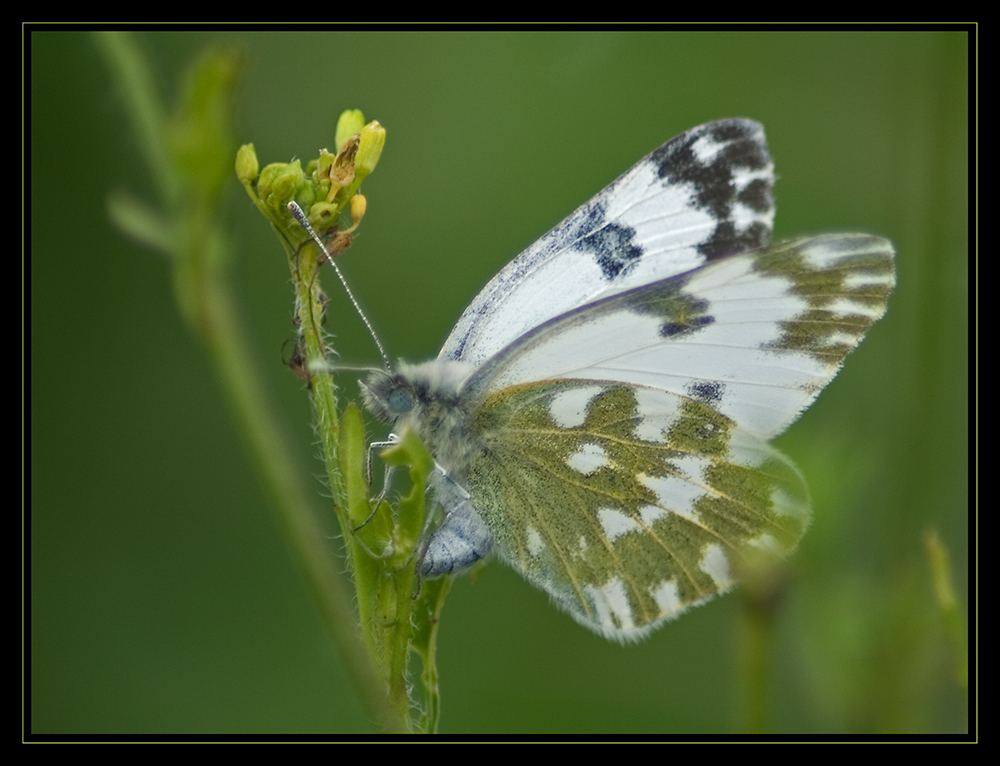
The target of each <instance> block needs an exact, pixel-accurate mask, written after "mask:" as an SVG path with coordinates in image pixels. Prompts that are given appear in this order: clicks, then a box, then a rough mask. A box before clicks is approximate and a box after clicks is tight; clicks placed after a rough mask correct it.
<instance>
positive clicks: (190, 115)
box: [94, 33, 436, 731]
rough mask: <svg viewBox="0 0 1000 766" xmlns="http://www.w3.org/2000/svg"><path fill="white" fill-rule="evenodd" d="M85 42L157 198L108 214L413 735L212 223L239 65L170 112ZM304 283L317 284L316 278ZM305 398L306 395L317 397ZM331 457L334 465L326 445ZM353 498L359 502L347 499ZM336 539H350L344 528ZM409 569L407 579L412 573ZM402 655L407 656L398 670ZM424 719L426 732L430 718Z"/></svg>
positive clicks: (372, 706) (230, 147) (215, 66)
mask: <svg viewBox="0 0 1000 766" xmlns="http://www.w3.org/2000/svg"><path fill="white" fill-rule="evenodd" d="M94 39H95V42H96V44H97V47H98V48H99V50H100V51H101V54H102V55H103V57H104V59H105V61H106V63H107V65H108V68H109V70H110V71H111V73H112V76H113V77H114V79H115V80H116V82H117V84H118V87H119V89H120V91H121V95H122V101H123V103H124V105H125V107H126V109H127V111H128V113H129V117H130V119H131V121H132V123H133V126H134V128H135V130H136V133H137V135H138V137H139V142H140V146H141V148H142V150H143V154H144V157H145V160H146V162H147V164H148V166H149V172H150V175H151V177H152V180H153V183H154V185H155V188H156V191H157V194H158V197H159V205H158V207H156V208H152V207H147V206H146V205H144V204H143V203H140V202H139V201H137V200H135V199H134V198H132V197H130V196H124V195H117V196H113V197H112V198H111V199H110V200H109V213H110V215H111V217H112V219H113V220H114V222H115V223H116V224H117V225H118V226H119V227H120V228H122V229H123V230H124V231H126V232H127V233H128V234H130V235H132V236H134V237H135V238H137V239H139V240H140V241H142V242H144V243H146V244H149V245H151V246H153V247H155V248H157V249H159V250H162V251H164V252H165V253H166V254H167V255H168V256H169V258H170V262H171V266H172V276H173V283H174V292H175V296H176V299H177V303H178V307H179V310H180V312H181V314H182V316H183V317H184V319H185V320H186V321H187V323H188V324H189V325H190V326H191V328H192V329H193V330H194V332H195V334H196V335H197V336H198V338H199V339H200V340H201V342H202V343H203V345H204V347H205V349H206V351H207V352H208V354H209V357H210V358H211V360H212V364H213V366H214V368H215V371H216V374H217V375H218V378H219V381H220V383H221V386H222V389H223V391H224V393H225V397H226V400H227V402H228V404H229V407H230V409H231V411H232V413H233V417H234V419H235V420H236V423H237V426H238V428H239V430H240V433H241V434H242V436H243V438H244V440H245V443H246V444H247V448H248V450H249V453H250V457H251V460H252V461H253V463H254V465H255V467H256V469H257V472H258V474H259V475H260V477H261V481H262V483H263V485H264V487H265V489H266V491H267V493H268V495H269V497H270V499H271V502H272V505H273V507H274V509H275V511H276V515H277V519H278V522H279V525H280V526H281V528H282V530H283V531H284V533H285V536H286V539H287V541H288V544H289V546H290V548H291V550H292V552H293V555H294V557H295V559H296V560H297V562H298V563H299V566H300V567H301V570H302V573H303V575H304V576H305V578H306V581H307V582H308V584H309V586H310V589H311V591H312V594H313V596H314V598H315V600H316V603H317V605H318V607H319V609H320V612H321V614H322V618H323V621H324V624H325V625H326V627H327V630H328V631H329V633H330V636H331V638H332V639H333V641H334V643H335V644H336V646H337V649H338V651H339V653H340V656H341V658H342V661H343V663H344V666H345V668H346V669H347V671H348V673H349V675H350V677H351V679H352V681H353V683H354V686H355V688H356V689H357V690H358V692H359V694H360V696H361V699H362V700H363V702H364V704H365V706H366V708H367V711H368V714H369V716H370V717H371V718H372V719H373V720H374V721H375V723H376V724H377V725H378V726H379V727H380V728H382V729H384V730H388V731H407V730H410V729H411V728H412V726H411V723H410V718H409V702H408V700H407V698H406V695H405V678H404V680H403V683H402V684H400V682H399V680H398V678H395V677H394V678H393V679H392V681H393V684H394V691H396V692H398V691H399V689H400V688H402V689H403V691H404V694H403V697H402V700H400V698H399V696H398V694H397V695H396V696H395V697H393V696H391V695H390V694H389V693H388V691H387V686H386V684H387V683H388V682H389V679H388V678H387V675H386V672H385V667H384V665H383V662H382V660H381V658H380V657H379V656H376V655H374V654H373V653H372V647H371V646H368V647H367V648H368V651H367V652H366V643H365V642H363V641H362V640H361V636H360V635H359V632H358V628H357V618H356V617H355V610H354V607H353V604H352V595H351V591H350V586H349V583H348V582H347V581H346V580H345V578H344V576H343V575H342V574H341V573H340V572H339V571H338V566H337V564H336V563H335V559H334V556H333V555H332V553H331V551H330V548H329V543H328V541H327V538H326V533H325V530H324V525H323V524H322V520H321V519H322V517H321V516H320V515H319V513H318V511H317V510H316V508H315V504H314V502H313V500H312V498H311V496H310V493H309V492H308V491H307V489H306V488H307V487H309V486H310V482H309V481H308V480H307V479H306V478H305V477H304V476H303V473H302V471H301V470H300V468H299V466H297V465H296V464H295V461H294V460H293V458H292V457H291V454H292V453H291V452H290V450H289V449H288V447H287V445H286V442H285V437H284V435H283V433H282V432H281V429H280V428H279V426H278V424H277V422H276V420H275V418H274V416H273V415H272V410H271V407H270V405H269V404H268V402H267V400H266V397H265V395H264V390H263V386H262V384H261V382H260V378H259V376H258V374H257V372H256V370H255V367H254V364H253V363H252V360H251V354H250V352H249V344H248V343H247V339H246V338H245V337H244V336H243V334H242V331H241V328H242V326H243V324H242V323H241V322H240V321H239V318H238V312H237V310H236V305H235V301H234V300H233V297H232V295H231V292H230V283H229V279H228V265H229V262H230V259H231V254H232V247H231V243H230V238H229V236H228V235H227V232H226V229H225V226H224V224H223V222H222V221H221V220H220V217H219V206H220V201H221V198H222V194H223V191H224V189H225V184H226V181H227V179H228V178H230V175H229V174H230V173H231V172H232V167H233V164H232V163H233V157H234V154H235V149H236V140H235V130H234V127H233V118H232V114H233V108H232V106H233V101H234V94H235V88H236V85H237V81H238V79H239V74H240V70H241V67H242V58H243V57H242V55H241V53H240V51H238V50H234V49H231V48H218V49H212V50H209V51H207V52H206V53H205V54H204V55H203V56H202V57H201V58H200V59H198V60H197V61H196V62H194V63H193V65H192V66H191V67H190V69H189V70H188V72H187V73H186V76H185V79H184V83H183V86H182V90H181V93H180V97H179V100H178V105H177V107H176V110H175V111H174V112H173V113H170V112H169V111H168V109H167V108H166V106H165V105H164V103H163V101H162V100H161V98H160V96H159V94H158V91H157V88H156V86H155V84H154V81H153V78H152V75H151V73H150V70H149V66H148V63H147V61H146V59H145V58H144V56H143V54H142V53H141V51H140V50H139V47H138V46H137V44H136V42H135V41H134V39H133V38H132V37H131V36H129V35H128V34H124V33H97V34H95V35H94ZM359 183H360V181H359ZM355 191H356V187H355ZM310 249H311V256H312V263H313V266H316V254H317V252H318V251H316V249H315V248H314V247H312V246H310ZM298 262H304V259H298ZM311 280H312V281H311V283H312V284H315V279H312V278H311ZM317 295H318V293H317ZM320 372H321V373H322V374H324V375H326V377H327V378H329V379H330V380H329V383H328V388H327V389H326V390H325V391H324V392H320V394H321V395H322V394H324V393H325V394H327V395H328V396H329V397H330V399H329V402H328V403H327V409H324V412H328V411H329V410H330V409H332V408H334V407H335V398H333V384H332V377H331V376H330V375H329V373H328V372H327V371H320ZM312 393H313V395H314V398H315V396H316V394H317V392H316V390H315V389H314V390H313V391H312ZM334 411H335V410H334ZM351 423H352V425H351V426H350V427H349V428H346V429H344V431H346V432H348V433H350V435H351V437H352V438H353V439H354V441H355V442H358V434H361V439H360V442H358V443H355V444H352V447H351V449H352V450H354V451H355V452H357V451H360V452H361V454H363V452H364V442H363V430H362V429H361V426H360V418H357V417H356V416H353V419H352V421H351ZM320 425H321V427H322V428H324V429H326V428H328V429H329V430H327V433H328V434H330V438H331V439H333V440H336V438H337V435H338V430H337V428H336V421H334V422H333V423H332V424H331V423H322V422H321V424H320ZM333 456H334V458H336V450H335V448H334V451H333ZM328 458H329V456H328ZM354 470H359V469H354ZM411 473H413V472H412V471H411ZM328 475H329V476H330V479H331V487H332V488H333V490H334V492H335V498H338V502H337V505H338V509H339V512H340V513H341V514H342V515H343V514H345V513H347V511H346V510H345V509H347V508H348V507H349V506H348V505H347V502H346V496H347V492H346V489H345V487H344V485H343V482H340V481H339V468H338V467H337V466H336V465H331V464H330V463H329V462H328ZM356 483H357V482H356V481H355V484H356ZM357 491H358V490H357V489H356V491H355V494H356V493H357ZM353 501H354V502H355V503H356V504H357V503H358V502H359V501H358V500H357V499H356V498H354V499H353ZM421 501H422V496H421ZM365 503H366V504H367V500H366V499H365ZM365 507H367V506H365ZM421 509H422V502H421ZM344 531H345V537H348V538H350V537H351V536H350V535H349V534H347V533H348V532H349V530H347V529H345V530H344ZM410 569H411V572H412V565H411V567H410ZM410 601H411V599H410V598H409V591H407V592H406V598H405V602H406V604H407V605H409V602H410ZM407 625H408V626H409V621H407ZM435 633H436V632H435ZM407 651H408V648H404V650H403V655H404V658H403V660H402V668H403V672H404V673H405V655H406V653H407ZM398 654H399V652H398V651H397V652H396V655H397V657H396V666H395V669H396V670H397V671H398V670H399V659H398ZM397 676H398V672H397ZM393 684H390V686H392V685H393ZM422 723H425V724H428V725H433V724H434V723H436V721H435V722H428V721H425V722H422Z"/></svg>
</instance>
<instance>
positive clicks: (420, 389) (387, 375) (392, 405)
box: [362, 360, 472, 430]
mask: <svg viewBox="0 0 1000 766" xmlns="http://www.w3.org/2000/svg"><path fill="white" fill-rule="evenodd" d="M471 372H472V368H471V367H470V366H469V365H466V364H463V363H462V362H442V361H436V360H435V361H431V362H425V363H423V364H417V365H408V364H402V363H401V364H400V365H399V369H398V371H391V370H373V371H372V372H371V373H370V374H369V375H368V380H367V381H366V382H365V383H363V384H362V394H363V396H364V401H365V406H366V407H367V408H368V411H369V412H371V413H372V414H373V415H374V416H375V417H377V418H378V419H379V420H381V421H382V422H384V423H388V424H389V425H393V426H395V425H396V424H402V423H404V422H408V421H415V422H417V423H419V422H420V421H421V420H424V419H426V417H427V416H428V414H429V411H432V410H433V411H436V410H442V409H443V410H452V409H464V407H463V403H462V402H463V397H462V390H463V384H464V383H465V381H466V380H467V379H468V377H469V374H470V373H471ZM418 430H419V429H418Z"/></svg>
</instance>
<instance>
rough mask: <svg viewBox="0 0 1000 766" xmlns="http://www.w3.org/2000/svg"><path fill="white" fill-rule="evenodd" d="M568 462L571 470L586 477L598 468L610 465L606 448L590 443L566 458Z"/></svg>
mask: <svg viewBox="0 0 1000 766" xmlns="http://www.w3.org/2000/svg"><path fill="white" fill-rule="evenodd" d="M566 462H567V463H568V464H569V467H570V468H572V469H573V470H574V471H577V472H579V473H582V474H583V475H584V476H587V475H589V474H592V473H593V472H594V471H596V470H597V469H598V468H604V467H605V466H607V465H610V462H609V461H608V456H607V453H606V452H605V451H604V448H603V447H601V446H600V445H598V444H590V443H588V444H584V445H582V446H581V447H580V449H578V450H577V451H576V452H574V453H573V454H572V455H570V456H569V457H568V458H566Z"/></svg>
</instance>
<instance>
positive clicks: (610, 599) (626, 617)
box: [585, 577, 635, 628]
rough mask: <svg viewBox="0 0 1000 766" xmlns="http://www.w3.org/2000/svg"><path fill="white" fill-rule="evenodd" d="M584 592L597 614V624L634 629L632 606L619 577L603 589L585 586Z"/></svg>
mask: <svg viewBox="0 0 1000 766" xmlns="http://www.w3.org/2000/svg"><path fill="white" fill-rule="evenodd" d="M585 590H586V592H587V595H588V596H589V597H590V601H591V603H592V604H593V606H594V609H595V610H596V612H597V622H598V623H600V624H601V625H603V626H605V627H608V628H614V627H618V626H620V627H621V628H631V627H634V625H635V623H634V622H633V620H632V605H631V604H629V601H628V593H627V592H626V590H625V583H623V582H622V580H621V578H620V577H616V578H615V579H613V580H611V581H610V582H609V583H608V584H607V585H605V586H604V587H603V588H594V587H592V586H590V585H587V586H586V587H585ZM615 618H617V620H618V626H616V625H615Z"/></svg>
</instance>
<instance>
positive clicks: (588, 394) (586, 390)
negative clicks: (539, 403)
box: [549, 386, 604, 428]
mask: <svg viewBox="0 0 1000 766" xmlns="http://www.w3.org/2000/svg"><path fill="white" fill-rule="evenodd" d="M603 390H604V389H603V388H601V387H600V386H582V387H579V388H576V387H574V388H570V389H567V390H566V391H560V392H559V393H558V394H556V395H555V396H554V397H552V403H551V404H550V405H549V414H551V415H552V419H553V420H555V421H556V425H557V426H559V427H560V428H579V427H580V426H582V425H583V423H584V421H585V420H586V419H587V405H588V404H589V403H590V401H591V400H592V399H593V398H594V397H595V396H597V395H598V394H600V393H601V392H602V391H603Z"/></svg>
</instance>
